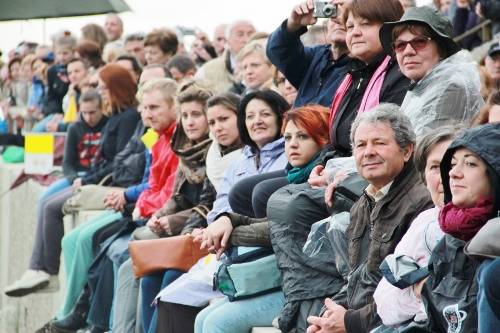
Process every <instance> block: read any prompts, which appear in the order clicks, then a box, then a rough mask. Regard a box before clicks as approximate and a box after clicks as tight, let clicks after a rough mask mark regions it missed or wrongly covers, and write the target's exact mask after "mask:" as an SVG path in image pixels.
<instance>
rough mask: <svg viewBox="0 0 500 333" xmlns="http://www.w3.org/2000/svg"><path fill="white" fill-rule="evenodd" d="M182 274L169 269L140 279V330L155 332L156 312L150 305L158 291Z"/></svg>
mask: <svg viewBox="0 0 500 333" xmlns="http://www.w3.org/2000/svg"><path fill="white" fill-rule="evenodd" d="M182 274H184V273H183V272H181V271H178V270H175V269H169V270H166V271H164V272H159V273H155V274H151V275H148V276H145V277H143V278H142V279H141V292H142V300H141V309H142V328H143V331H144V332H145V333H148V332H152V333H154V332H156V321H157V316H158V314H157V310H156V307H153V306H152V305H151V303H152V302H153V300H154V298H155V297H156V295H158V293H159V292H160V290H162V289H163V288H165V287H166V286H168V285H169V284H170V283H172V282H174V281H175V280H177V278H178V277H179V276H181V275H182Z"/></svg>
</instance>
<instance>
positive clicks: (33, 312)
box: [0, 158, 281, 333]
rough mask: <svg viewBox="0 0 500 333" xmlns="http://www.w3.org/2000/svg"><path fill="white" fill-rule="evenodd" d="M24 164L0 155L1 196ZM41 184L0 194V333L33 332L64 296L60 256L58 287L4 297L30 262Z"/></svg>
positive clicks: (256, 331)
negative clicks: (10, 161)
mask: <svg viewBox="0 0 500 333" xmlns="http://www.w3.org/2000/svg"><path fill="white" fill-rule="evenodd" d="M23 167H24V166H23V164H5V163H3V162H2V161H1V158H0V195H2V194H3V193H5V192H6V191H7V190H8V188H9V187H10V185H11V184H12V182H13V181H14V180H15V179H16V178H17V176H18V175H19V174H20V173H21V172H22V170H23ZM43 190H44V187H43V186H41V185H39V184H38V183H36V182H34V181H32V180H29V181H27V182H26V183H24V184H22V185H21V186H19V187H17V188H16V189H14V190H12V191H8V192H6V194H4V195H2V196H1V197H0V292H1V293H0V333H29V332H34V331H35V330H37V329H38V328H40V327H41V326H43V324H44V323H46V322H48V321H49V320H50V319H51V318H53V317H54V315H55V314H56V312H57V310H58V307H59V305H60V304H61V300H62V297H63V296H64V288H65V281H64V276H65V275H64V271H63V269H64V265H63V264H62V262H63V261H62V258H61V270H60V273H59V285H60V289H59V291H58V292H54V293H35V294H31V295H28V296H26V297H21V298H11V297H7V296H6V295H5V294H4V293H3V289H4V288H5V287H6V286H7V285H9V284H11V283H12V282H13V281H14V280H15V279H17V278H19V277H20V276H21V275H22V274H23V272H24V271H25V270H26V268H27V267H28V264H29V260H30V256H31V250H32V246H33V243H34V236H35V231H36V224H37V221H36V203H37V200H38V198H39V196H40V194H41V193H42V192H43ZM99 213H100V211H88V212H87V211H86V212H83V213H82V214H80V215H78V216H76V217H74V216H67V217H66V218H65V221H64V227H65V230H66V232H67V231H68V230H71V229H72V228H74V227H75V226H77V225H79V224H80V223H83V222H84V221H86V220H88V219H89V218H92V217H93V216H95V215H96V214H99ZM280 332H281V331H280V330H278V329H276V328H273V327H254V328H253V329H252V333H280Z"/></svg>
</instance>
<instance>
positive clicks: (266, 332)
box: [252, 327, 281, 333]
mask: <svg viewBox="0 0 500 333" xmlns="http://www.w3.org/2000/svg"><path fill="white" fill-rule="evenodd" d="M252 333H281V331H280V330H279V329H277V328H274V327H254V328H253V329H252Z"/></svg>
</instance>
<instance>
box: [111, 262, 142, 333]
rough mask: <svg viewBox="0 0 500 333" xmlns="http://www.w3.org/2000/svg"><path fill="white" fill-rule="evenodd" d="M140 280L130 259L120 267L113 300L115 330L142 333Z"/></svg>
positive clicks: (126, 332) (125, 332)
mask: <svg viewBox="0 0 500 333" xmlns="http://www.w3.org/2000/svg"><path fill="white" fill-rule="evenodd" d="M139 296H140V295H139V280H138V279H136V278H135V276H134V272H133V270H132V260H131V259H128V260H127V261H125V262H124V263H123V264H122V265H121V266H120V268H119V269H118V276H117V283H116V292H115V299H114V302H113V332H120V333H122V332H123V333H142V323H141V318H142V316H141V314H140V309H141V307H140V306H139V304H138V303H139V302H140V300H141V297H139Z"/></svg>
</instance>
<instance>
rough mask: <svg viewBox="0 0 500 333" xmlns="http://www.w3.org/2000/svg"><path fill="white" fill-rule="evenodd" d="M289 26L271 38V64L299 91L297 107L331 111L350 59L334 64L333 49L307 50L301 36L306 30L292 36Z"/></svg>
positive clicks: (325, 46)
mask: <svg viewBox="0 0 500 333" xmlns="http://www.w3.org/2000/svg"><path fill="white" fill-rule="evenodd" d="M286 22H287V21H286V20H285V21H284V22H283V23H282V24H281V25H280V26H279V27H278V29H276V31H274V32H273V33H272V34H271V36H270V37H269V40H268V42H267V56H268V58H269V60H271V62H272V63H273V64H274V65H275V66H276V67H277V68H278V70H279V71H280V72H281V73H283V74H284V75H285V77H286V78H287V80H288V81H290V83H291V84H292V85H293V86H294V87H295V88H296V89H297V90H298V91H297V98H296V99H295V103H294V105H293V106H294V107H299V106H302V105H306V104H320V105H324V106H327V107H329V106H330V105H331V104H332V100H333V96H334V95H335V91H336V90H337V87H338V86H339V85H340V82H342V79H343V78H344V75H345V73H346V71H347V68H346V64H347V63H348V62H349V61H350V58H348V57H347V56H342V57H341V58H340V59H339V60H337V61H336V62H334V61H333V57H332V52H331V49H330V45H320V46H314V47H305V46H304V44H302V41H301V40H300V35H302V34H304V33H305V32H306V31H307V28H305V27H303V28H301V29H299V30H298V31H296V32H293V33H290V32H288V31H287V29H286Z"/></svg>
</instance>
